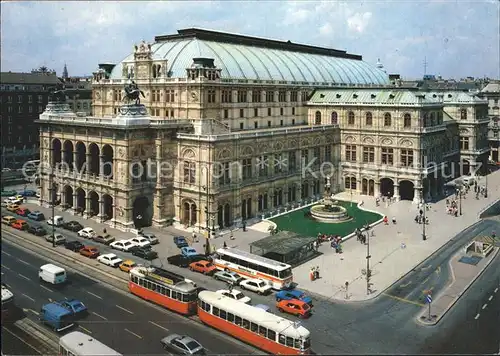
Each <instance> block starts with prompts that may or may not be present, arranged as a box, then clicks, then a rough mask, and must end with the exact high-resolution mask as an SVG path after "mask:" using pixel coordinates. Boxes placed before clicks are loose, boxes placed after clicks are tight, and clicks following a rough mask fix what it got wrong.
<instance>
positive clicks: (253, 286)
mask: <svg viewBox="0 0 500 356" xmlns="http://www.w3.org/2000/svg"><path fill="white" fill-rule="evenodd" d="M240 287H241V289H244V290H251V291H252V292H255V293H259V294H268V293H270V292H271V289H273V287H271V286H270V285H269V284H267V283H266V282H265V281H263V280H262V279H245V280H243V281H241V282H240Z"/></svg>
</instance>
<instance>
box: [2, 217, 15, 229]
mask: <svg viewBox="0 0 500 356" xmlns="http://www.w3.org/2000/svg"><path fill="white" fill-rule="evenodd" d="M16 221H17V219H16V218H15V217H13V216H11V215H5V216H2V224H4V225H7V226H11V225H12V224H13V223H15V222H16Z"/></svg>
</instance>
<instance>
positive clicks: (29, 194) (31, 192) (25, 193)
mask: <svg viewBox="0 0 500 356" xmlns="http://www.w3.org/2000/svg"><path fill="white" fill-rule="evenodd" d="M19 195H22V196H23V197H34V196H36V191H34V190H23V191H22V192H19Z"/></svg>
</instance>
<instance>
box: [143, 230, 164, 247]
mask: <svg viewBox="0 0 500 356" xmlns="http://www.w3.org/2000/svg"><path fill="white" fill-rule="evenodd" d="M139 235H140V236H142V237H144V238H145V239H146V240H148V241H149V242H150V243H151V245H157V244H159V243H160V240H158V238H157V237H156V235H155V234H152V233H150V232H141V233H140V234H139Z"/></svg>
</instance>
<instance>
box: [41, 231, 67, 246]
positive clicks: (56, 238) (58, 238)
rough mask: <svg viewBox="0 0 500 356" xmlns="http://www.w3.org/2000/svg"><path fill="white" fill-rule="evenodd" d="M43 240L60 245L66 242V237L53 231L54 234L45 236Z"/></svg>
mask: <svg viewBox="0 0 500 356" xmlns="http://www.w3.org/2000/svg"><path fill="white" fill-rule="evenodd" d="M45 240H47V241H48V242H53V243H55V244H56V245H62V244H64V243H65V242H66V238H65V237H64V236H63V235H61V234H58V233H55V234H54V235H47V236H45Z"/></svg>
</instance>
